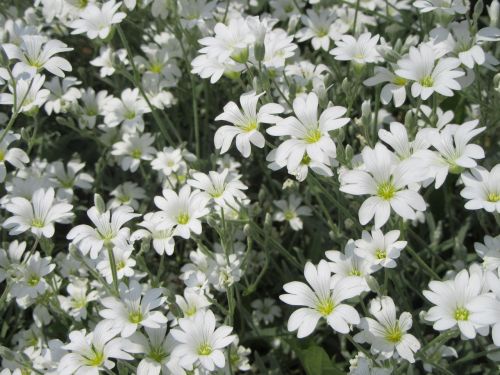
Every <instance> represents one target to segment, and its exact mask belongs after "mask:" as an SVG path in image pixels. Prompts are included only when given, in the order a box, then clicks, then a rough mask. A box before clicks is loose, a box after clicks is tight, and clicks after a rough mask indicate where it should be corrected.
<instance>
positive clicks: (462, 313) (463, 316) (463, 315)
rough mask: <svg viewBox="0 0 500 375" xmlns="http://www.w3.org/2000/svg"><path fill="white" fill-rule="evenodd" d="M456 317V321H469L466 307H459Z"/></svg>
mask: <svg viewBox="0 0 500 375" xmlns="http://www.w3.org/2000/svg"><path fill="white" fill-rule="evenodd" d="M454 317H455V320H469V310H467V309H466V308H464V307H457V309H456V310H455V314H454Z"/></svg>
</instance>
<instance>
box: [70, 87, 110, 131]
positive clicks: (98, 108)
mask: <svg viewBox="0 0 500 375" xmlns="http://www.w3.org/2000/svg"><path fill="white" fill-rule="evenodd" d="M109 99H110V97H109V96H108V92H107V91H106V90H101V91H99V92H98V93H97V94H96V92H95V90H94V89H92V88H87V89H86V90H85V91H82V97H81V100H82V103H81V104H80V106H79V107H78V109H77V111H78V114H79V118H78V125H79V126H80V128H82V129H83V128H89V129H93V128H94V127H95V125H96V122H97V116H100V115H103V114H104V108H105V106H106V103H107V101H108V100H109Z"/></svg>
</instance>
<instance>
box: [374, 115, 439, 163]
mask: <svg viewBox="0 0 500 375" xmlns="http://www.w3.org/2000/svg"><path fill="white" fill-rule="evenodd" d="M427 130H428V129H427V128H425V129H422V130H420V131H419V132H417V135H416V136H415V139H414V140H413V141H410V140H409V139H408V132H407V131H406V127H405V126H404V125H403V124H401V123H399V122H391V123H390V131H388V130H385V129H380V130H379V131H378V137H379V138H380V139H381V140H382V141H384V142H385V143H387V144H388V145H389V146H391V148H392V149H393V150H394V153H395V154H396V155H397V157H398V158H399V159H400V160H405V159H409V158H410V157H411V156H413V155H414V154H415V153H416V152H418V151H420V150H426V149H428V148H429V147H430V142H429V140H428V139H427V138H428V132H427Z"/></svg>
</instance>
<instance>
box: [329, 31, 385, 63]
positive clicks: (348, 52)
mask: <svg viewBox="0 0 500 375" xmlns="http://www.w3.org/2000/svg"><path fill="white" fill-rule="evenodd" d="M379 38H380V35H378V34H377V35H374V36H373V37H372V34H371V33H363V34H361V35H360V36H359V38H358V39H356V38H354V37H353V36H352V35H342V38H341V39H340V40H338V41H336V42H335V44H336V45H337V47H336V48H334V49H332V50H331V51H330V54H331V55H333V56H335V60H340V61H353V62H354V63H356V64H365V63H374V62H378V61H380V60H381V57H380V54H379V53H378V51H377V48H376V46H377V43H378V40H379Z"/></svg>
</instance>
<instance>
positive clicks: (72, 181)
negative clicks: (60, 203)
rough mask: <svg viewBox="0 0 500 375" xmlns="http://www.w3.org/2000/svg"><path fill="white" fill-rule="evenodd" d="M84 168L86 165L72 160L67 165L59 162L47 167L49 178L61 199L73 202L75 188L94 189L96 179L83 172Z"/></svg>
mask: <svg viewBox="0 0 500 375" xmlns="http://www.w3.org/2000/svg"><path fill="white" fill-rule="evenodd" d="M84 167H85V163H81V162H80V161H79V160H70V161H69V162H68V164H66V165H64V164H63V163H62V161H60V160H58V161H55V162H53V163H51V164H50V165H49V166H48V167H47V172H48V176H49V178H50V180H51V181H52V182H53V183H54V187H57V197H58V198H59V199H61V200H68V201H71V199H72V198H73V189H74V188H77V187H78V188H80V189H83V190H89V189H90V188H91V187H92V183H93V182H94V178H93V177H92V176H91V175H89V174H88V173H84V172H81V171H82V169H83V168H84Z"/></svg>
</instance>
